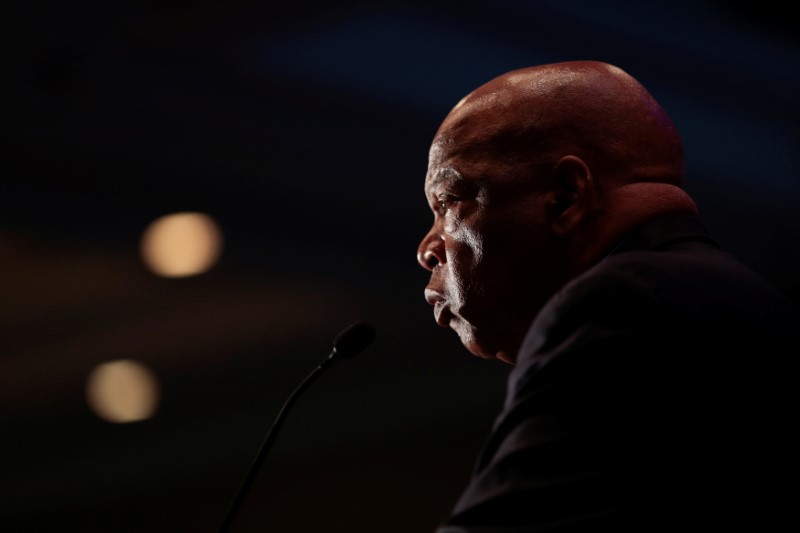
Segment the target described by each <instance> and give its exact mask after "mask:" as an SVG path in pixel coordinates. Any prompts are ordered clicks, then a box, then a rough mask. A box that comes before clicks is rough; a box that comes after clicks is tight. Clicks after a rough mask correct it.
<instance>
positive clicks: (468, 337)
mask: <svg viewBox="0 0 800 533" xmlns="http://www.w3.org/2000/svg"><path fill="white" fill-rule="evenodd" d="M456 333H458V336H459V338H460V339H461V343H462V344H463V345H464V347H465V348H466V349H467V350H468V351H469V352H470V353H471V354H472V355H474V356H476V357H480V358H481V359H497V360H498V361H502V362H503V363H508V364H510V365H513V364H514V363H515V360H516V358H515V357H512V356H511V355H510V354H509V352H507V351H505V350H501V349H499V348H497V345H496V343H492V342H489V341H488V340H486V339H481V338H480V336H479V335H476V333H475V330H474V328H472V327H471V326H467V327H461V328H459V329H458V330H457V331H456Z"/></svg>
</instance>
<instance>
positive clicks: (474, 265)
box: [445, 227, 486, 306]
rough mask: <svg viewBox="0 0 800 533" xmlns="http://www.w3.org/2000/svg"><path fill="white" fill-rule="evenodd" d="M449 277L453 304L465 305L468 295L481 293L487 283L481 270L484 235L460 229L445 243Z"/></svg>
mask: <svg viewBox="0 0 800 533" xmlns="http://www.w3.org/2000/svg"><path fill="white" fill-rule="evenodd" d="M445 248H446V255H447V263H446V264H447V276H446V281H445V286H446V290H447V292H448V295H449V298H450V300H451V304H456V305H459V306H460V305H463V304H464V303H465V299H466V298H467V296H468V295H472V294H474V293H476V292H478V291H480V287H481V286H482V285H483V284H484V283H485V282H486V280H484V279H482V276H481V270H482V267H483V258H484V254H483V251H484V241H483V238H482V235H481V234H480V233H478V232H475V231H469V230H466V229H464V228H463V227H462V228H460V229H459V230H458V231H457V232H455V233H454V234H451V235H448V236H447V238H446V241H445Z"/></svg>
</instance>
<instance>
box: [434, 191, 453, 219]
mask: <svg viewBox="0 0 800 533" xmlns="http://www.w3.org/2000/svg"><path fill="white" fill-rule="evenodd" d="M458 201H459V198H458V197H457V196H455V195H453V194H440V195H439V197H438V198H436V205H435V209H436V213H437V214H438V215H440V216H444V214H445V213H446V212H447V211H448V210H449V209H450V208H451V207H452V206H453V204H454V203H456V202H458Z"/></svg>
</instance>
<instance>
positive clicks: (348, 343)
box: [218, 321, 375, 533]
mask: <svg viewBox="0 0 800 533" xmlns="http://www.w3.org/2000/svg"><path fill="white" fill-rule="evenodd" d="M374 338H375V330H374V329H373V328H372V326H371V325H370V324H369V323H367V322H365V321H359V322H355V323H353V324H351V325H350V326H349V327H348V328H346V329H345V330H344V331H342V332H341V333H340V334H339V335H338V336H337V337H336V339H335V340H334V343H333V350H332V351H331V353H330V355H328V357H327V358H325V359H324V360H323V361H322V362H321V363H320V364H319V366H317V368H315V369H314V370H312V371H311V373H310V374H308V376H306V378H305V379H304V380H303V381H302V382H301V383H300V385H298V386H297V388H296V389H295V390H294V392H292V394H291V395H289V398H288V399H287V400H286V402H284V404H283V407H281V410H280V411H279V412H278V416H277V418H276V419H275V421H274V422H273V423H272V427H271V428H270V430H269V433H267V436H266V438H265V439H264V442H263V443H262V444H261V448H260V449H259V451H258V454H257V455H256V458H255V460H254V461H253V464H252V466H251V467H250V470H249V471H248V472H247V476H246V477H245V478H244V481H243V482H242V485H241V486H240V487H239V492H237V493H236V497H235V498H234V499H233V501H232V502H231V505H230V507H229V508H228V512H227V513H226V514H225V519H224V520H223V521H222V525H221V526H220V528H219V530H218V533H226V532H227V531H228V528H229V527H230V525H231V522H232V521H233V517H234V516H235V515H236V512H237V511H238V509H239V506H240V505H241V503H242V500H243V499H244V496H245V494H247V491H248V490H249V489H250V485H252V484H253V481H254V480H255V478H256V475H257V474H258V470H259V469H260V468H261V464H262V463H263V462H264V458H265V457H266V456H267V453H268V452H269V450H270V448H272V445H273V443H274V442H275V438H276V437H277V435H278V431H279V430H280V428H281V426H282V425H283V421H284V420H285V418H286V415H287V414H288V412H289V409H291V407H292V405H294V403H295V401H297V398H298V397H299V396H300V393H301V392H303V391H304V390H306V388H308V386H309V385H311V383H313V382H314V380H315V379H317V377H319V375H320V373H322V371H323V370H325V369H326V368H327V367H329V366H330V365H331V364H333V362H334V361H337V360H338V359H340V358H345V359H350V358H352V357H354V356H355V355H356V354H357V353H358V352H360V351H361V350H363V349H364V348H366V347H367V345H369V344H370V343H371V342H372V341H373V339H374Z"/></svg>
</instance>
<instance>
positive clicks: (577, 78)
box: [434, 61, 684, 186]
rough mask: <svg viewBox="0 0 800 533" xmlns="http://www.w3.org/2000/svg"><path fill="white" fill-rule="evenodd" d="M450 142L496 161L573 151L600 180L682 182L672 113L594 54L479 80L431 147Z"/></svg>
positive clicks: (549, 157)
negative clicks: (590, 58) (483, 81)
mask: <svg viewBox="0 0 800 533" xmlns="http://www.w3.org/2000/svg"><path fill="white" fill-rule="evenodd" d="M453 142H459V143H461V144H462V149H465V150H466V149H473V150H478V151H484V152H486V154H487V155H488V154H491V155H492V158H493V159H494V160H495V161H496V162H499V163H506V162H508V163H517V162H519V161H527V162H528V163H530V164H531V165H534V166H539V165H547V164H553V163H555V162H556V161H558V160H559V159H560V158H561V157H563V156H564V155H575V156H577V157H579V158H581V159H582V160H583V161H585V162H586V163H587V164H588V165H589V166H590V167H591V168H592V169H593V170H594V172H595V174H596V175H597V176H598V177H599V176H602V178H603V179H604V180H612V179H613V180H614V181H615V182H617V183H625V182H628V183H629V182H632V181H655V182H662V183H670V184H673V185H678V186H680V185H682V183H683V165H684V161H683V144H682V142H681V138H680V136H679V134H678V132H677V130H676V128H675V126H674V124H673V123H672V121H671V120H670V118H669V116H667V114H666V113H665V112H664V110H663V109H662V108H661V106H660V105H659V104H658V103H657V102H656V100H655V99H654V98H653V97H652V96H651V95H650V93H649V92H648V91H647V90H646V89H645V88H644V87H643V86H642V85H641V84H640V83H639V82H638V81H637V80H635V79H634V78H633V77H632V76H630V75H629V74H627V73H626V72H624V71H623V70H621V69H620V68H618V67H616V66H613V65H609V64H607V63H602V62H598V61H570V62H563V63H554V64H548V65H540V66H535V67H530V68H524V69H518V70H513V71H511V72H507V73H506V74H503V75H501V76H499V77H497V78H495V79H493V80H491V81H489V82H488V83H486V84H484V85H482V86H480V87H478V88H477V89H475V90H474V91H473V92H471V93H470V94H469V95H467V96H466V97H465V98H464V99H462V100H461V102H459V103H458V104H457V105H456V106H455V107H454V108H453V110H452V111H451V112H450V114H449V115H448V116H447V118H446V119H445V121H444V122H443V123H442V125H441V127H440V129H439V131H438V132H437V135H436V138H435V139H434V148H435V147H436V145H438V144H442V143H453Z"/></svg>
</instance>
